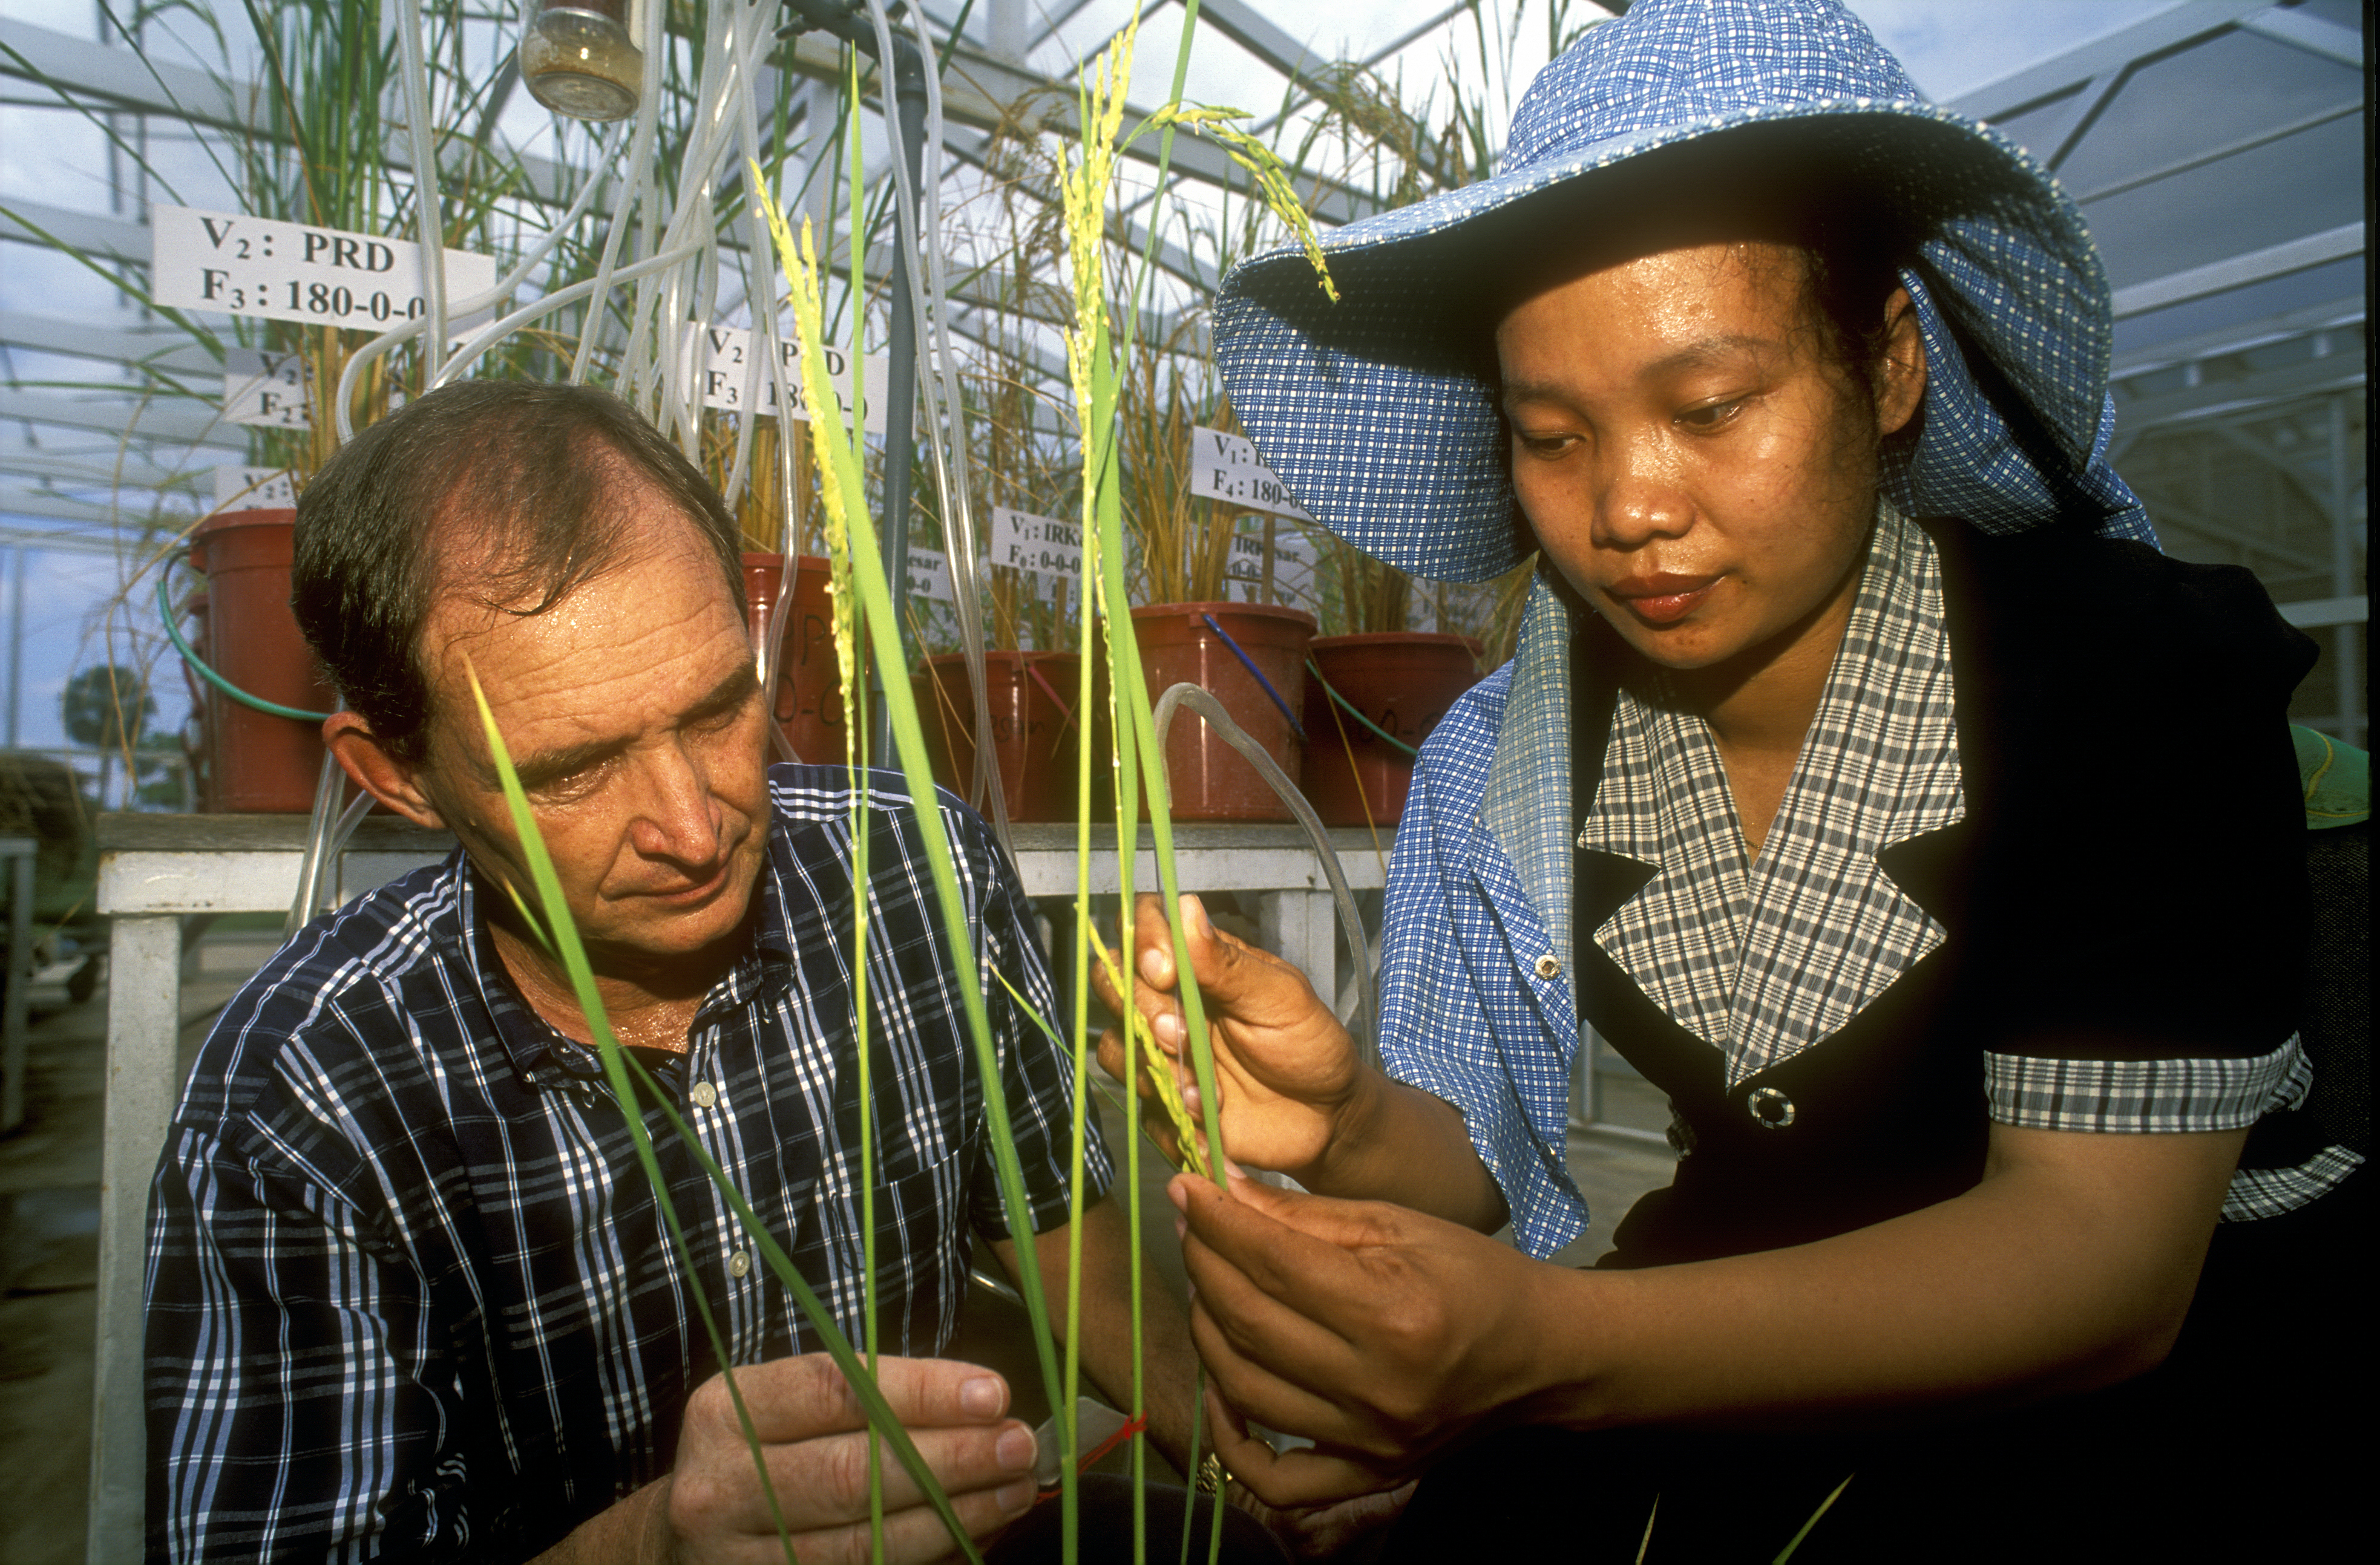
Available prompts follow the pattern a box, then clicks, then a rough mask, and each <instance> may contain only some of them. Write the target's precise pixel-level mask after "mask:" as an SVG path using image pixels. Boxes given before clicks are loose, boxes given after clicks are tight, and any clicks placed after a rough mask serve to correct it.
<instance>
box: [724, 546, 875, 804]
mask: <svg viewBox="0 0 2380 1565" xmlns="http://www.w3.org/2000/svg"><path fill="white" fill-rule="evenodd" d="M784 579H785V557H784V556H783V554H755V553H747V554H746V555H745V556H744V601H745V605H746V607H747V609H748V610H749V612H750V614H751V620H752V644H753V646H754V647H755V648H757V647H759V644H760V637H761V636H762V635H763V634H764V633H765V632H766V630H767V627H768V624H769V615H770V614H771V613H772V612H773V611H774V610H775V609H776V606H777V600H778V597H779V595H780V594H781V593H782V592H783V590H784ZM830 579H831V578H830V576H829V574H828V566H827V562H826V559H825V557H824V556H823V555H819V554H804V555H801V556H799V557H798V558H797V559H796V561H795V566H794V601H793V604H792V606H791V608H789V609H788V610H787V611H786V613H785V625H784V632H783V634H784V641H783V656H782V657H781V658H780V660H779V661H778V666H777V688H776V691H775V693H774V694H773V696H772V697H771V710H770V715H771V716H772V717H773V718H775V719H776V722H777V726H778V727H779V728H781V729H783V731H784V735H785V742H786V743H787V744H789V745H791V746H793V747H794V754H795V755H796V756H798V757H800V758H802V759H803V760H806V761H813V762H817V763H819V764H820V765H827V766H843V765H845V764H847V763H848V762H849V760H850V758H851V744H850V737H849V735H847V734H845V733H844V724H843V691H842V689H841V686H840V682H839V679H838V676H837V674H836V671H835V663H834V603H833V599H832V597H831V596H830V594H829V593H828V591H827V584H828V582H829V580H830ZM861 667H862V668H865V667H866V664H865V662H864V661H863V663H862V664H861Z"/></svg>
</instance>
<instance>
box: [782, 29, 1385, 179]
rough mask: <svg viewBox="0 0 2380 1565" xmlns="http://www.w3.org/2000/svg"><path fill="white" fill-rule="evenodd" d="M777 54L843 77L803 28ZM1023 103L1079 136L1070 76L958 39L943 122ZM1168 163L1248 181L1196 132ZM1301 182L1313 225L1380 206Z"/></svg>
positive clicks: (1129, 106) (1147, 153)
mask: <svg viewBox="0 0 2380 1565" xmlns="http://www.w3.org/2000/svg"><path fill="white" fill-rule="evenodd" d="M780 57H781V58H782V59H783V62H784V64H785V67H786V68H788V69H790V70H793V71H795V72H796V73H798V74H800V75H802V76H806V77H808V78H810V79H812V80H816V81H840V80H841V79H842V62H841V58H840V46H839V45H831V44H830V43H829V42H828V41H827V40H825V39H822V38H820V36H819V35H817V34H816V33H804V34H803V35H801V36H800V37H798V38H796V39H795V40H794V41H793V42H792V44H791V45H790V46H789V47H788V48H787V49H785V50H784V51H783V54H782V55H781V56H780ZM1027 103H1033V104H1036V105H1044V104H1046V105H1047V106H1046V107H1039V106H1037V107H1036V108H1035V110H1034V111H1033V112H1032V113H1031V114H1030V115H1029V117H1027V118H1026V124H1027V126H1028V127H1029V128H1031V129H1034V130H1045V131H1050V132H1054V133H1056V134H1058V135H1062V136H1075V135H1079V134H1080V127H1079V126H1078V125H1077V124H1076V121H1075V84H1074V83H1073V82H1072V81H1062V80H1060V79H1056V78H1054V77H1046V76H1042V75H1040V74H1038V73H1037V72H1034V71H1030V70H1027V69H1025V68H1023V67H1019V66H1015V65H1013V64H1011V63H1009V62H1008V61H1005V60H1000V59H995V58H993V57H992V56H991V55H987V54H985V53H983V52H982V51H981V50H978V49H977V48H975V47H974V46H973V45H972V44H968V43H964V42H963V43H961V44H959V45H958V47H957V48H956V49H954V50H953V51H952V55H951V67H950V74H949V76H948V77H947V78H945V79H944V80H943V83H942V117H943V119H944V121H945V122H946V123H950V122H955V123H957V124H960V125H967V126H972V127H975V128H976V129H978V130H997V129H999V128H1001V127H1003V126H1014V125H1015V124H1016V123H1018V120H1019V117H1020V111H1022V110H1024V108H1025V106H1026V104H1027ZM1151 112H1152V111H1150V110H1148V109H1147V108H1144V107H1141V106H1139V105H1137V104H1134V103H1125V105H1124V119H1125V122H1126V123H1127V124H1130V123H1134V122H1135V121H1137V120H1141V119H1146V118H1147V117H1148V115H1149V114H1150V113H1151ZM1123 155H1124V156H1126V157H1128V158H1133V159H1135V160H1137V161H1139V162H1141V163H1145V164H1152V165H1153V164H1155V163H1156V162H1157V157H1158V148H1157V142H1156V140H1155V139H1154V138H1149V137H1144V138H1142V139H1141V140H1139V141H1137V142H1135V143H1134V144H1133V146H1132V147H1131V148H1130V149H1129V150H1128V151H1126V152H1124V154H1123ZM1172 166H1173V172H1175V173H1176V174H1179V175H1182V176H1185V177H1188V178H1192V179H1196V180H1199V181H1201V182H1203V183H1205V184H1208V185H1215V186H1220V187H1222V188H1227V189H1242V190H1244V189H1245V188H1247V186H1248V177H1247V175H1246V173H1245V171H1244V170H1243V169H1241V167H1240V166H1239V165H1238V164H1235V163H1233V162H1232V160H1231V158H1230V157H1229V156H1228V155H1226V154H1225V153H1224V152H1223V151H1222V150H1221V149H1220V148H1219V147H1217V146H1215V145H1214V144H1213V143H1212V142H1208V141H1204V140H1199V139H1198V138H1197V137H1196V136H1179V137H1176V138H1175V139H1174V142H1173V165H1172ZM1299 183H1300V184H1301V185H1302V186H1304V187H1305V188H1309V189H1312V190H1313V191H1314V192H1315V195H1314V199H1313V202H1312V207H1311V211H1312V212H1313V215H1314V217H1315V220H1316V221H1317V222H1319V223H1325V224H1342V223H1350V222H1353V221H1354V219H1356V218H1358V217H1362V216H1365V215H1366V214H1367V213H1369V212H1374V211H1376V210H1378V203H1377V202H1375V201H1374V200H1372V198H1371V197H1370V195H1368V194H1367V193H1366V192H1365V191H1362V190H1359V189H1357V188H1354V186H1352V185H1347V184H1344V183H1342V182H1341V181H1338V180H1324V179H1316V178H1313V177H1311V176H1308V177H1306V178H1305V179H1301V180H1300V181H1299Z"/></svg>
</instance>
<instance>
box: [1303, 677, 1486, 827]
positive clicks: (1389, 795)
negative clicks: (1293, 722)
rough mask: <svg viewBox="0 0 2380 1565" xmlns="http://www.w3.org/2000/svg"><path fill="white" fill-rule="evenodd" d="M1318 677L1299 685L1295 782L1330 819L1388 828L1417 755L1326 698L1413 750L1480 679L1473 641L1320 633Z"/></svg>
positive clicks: (1399, 813)
mask: <svg viewBox="0 0 2380 1565" xmlns="http://www.w3.org/2000/svg"><path fill="white" fill-rule="evenodd" d="M1313 655H1314V666H1315V668H1316V669H1318V671H1320V673H1321V674H1322V679H1321V680H1320V681H1315V680H1308V681H1307V682H1306V690H1305V736H1306V746H1305V774H1304V775H1303V776H1302V777H1301V778H1300V779H1299V780H1298V786H1299V787H1301V788H1303V789H1305V796H1306V799H1307V800H1308V801H1309V802H1310V803H1311V804H1312V805H1313V806H1314V809H1315V813H1316V814H1318V815H1319V816H1321V817H1322V821H1323V824H1324V825H1326V826H1362V825H1365V824H1366V823H1367V822H1368V823H1369V824H1371V825H1374V826H1393V825H1395V824H1396V823H1397V822H1398V821H1399V820H1401V819H1403V817H1404V813H1405V793H1406V791H1407V790H1408V789H1410V788H1411V787H1412V786H1413V768H1414V758H1413V757H1412V756H1409V755H1407V754H1405V753H1404V752H1403V750H1400V749H1398V748H1397V747H1396V746H1394V745H1391V744H1390V743H1389V742H1388V741H1387V740H1385V739H1383V738H1381V737H1380V735H1379V734H1376V733H1374V732H1373V731H1372V730H1371V729H1369V728H1366V726H1364V724H1363V723H1362V722H1358V721H1356V719H1355V718H1354V717H1353V716H1351V715H1349V713H1348V712H1347V711H1346V710H1344V709H1343V708H1341V707H1339V706H1338V705H1337V703H1336V702H1333V701H1332V700H1331V699H1330V694H1329V692H1327V691H1325V690H1324V689H1323V687H1322V686H1323V684H1324V683H1326V682H1327V683H1328V684H1329V685H1330V688H1331V689H1333V690H1336V691H1338V692H1339V694H1340V695H1341V696H1342V698H1345V700H1346V701H1347V704H1348V705H1349V706H1352V707H1354V709H1355V710H1356V711H1358V712H1361V713H1362V714H1363V715H1364V716H1365V717H1366V718H1369V719H1370V720H1371V721H1372V722H1375V723H1378V725H1379V726H1380V727H1381V728H1383V729H1385V730H1387V731H1388V733H1389V734H1391V735H1393V736H1394V737H1395V738H1396V739H1397V740H1398V741H1400V742H1401V743H1403V744H1405V745H1408V746H1412V747H1413V748H1415V749H1416V750H1417V749H1419V748H1421V742H1422V741H1423V740H1424V739H1427V737H1429V734H1430V731H1431V730H1432V729H1435V728H1436V727H1437V726H1438V723H1439V719H1440V718H1442V717H1444V716H1445V715H1446V711H1447V709H1448V708H1449V707H1451V706H1452V705H1453V704H1454V702H1455V700H1456V698H1459V697H1460V696H1461V695H1462V694H1463V692H1464V691H1465V690H1468V689H1470V688H1471V687H1472V686H1473V685H1476V684H1478V683H1479V678H1480V674H1479V647H1478V644H1477V643H1476V642H1475V641H1473V640H1472V639H1471V638H1470V637H1467V636H1439V635H1434V634H1432V633H1429V632H1427V631H1418V630H1390V631H1376V632H1373V633H1370V634H1367V635H1361V636H1326V637H1321V638H1319V639H1318V640H1317V641H1316V642H1315V643H1314V648H1313Z"/></svg>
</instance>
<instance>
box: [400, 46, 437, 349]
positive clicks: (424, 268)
mask: <svg viewBox="0 0 2380 1565" xmlns="http://www.w3.org/2000/svg"><path fill="white" fill-rule="evenodd" d="M421 37H422V32H421V0H397V18H396V53H397V63H398V74H399V75H400V76H401V77H402V78H403V79H404V82H405V118H406V127H405V133H406V138H407V140H408V141H410V142H411V143H412V150H413V207H414V218H415V226H416V227H417V228H418V229H419V232H420V242H421V297H422V302H423V304H424V305H425V306H426V307H427V308H426V309H424V311H423V313H422V321H421V329H422V330H423V331H424V332H426V333H428V336H427V337H426V338H425V339H424V341H425V342H426V343H427V344H428V345H429V346H428V349H427V351H426V352H425V353H424V354H423V356H422V358H423V362H425V363H426V364H428V365H429V367H430V374H429V375H427V376H426V377H424V379H425V380H427V381H428V382H430V383H431V384H433V385H434V384H436V383H437V380H438V370H439V367H440V366H441V364H442V363H443V361H444V357H445V353H446V233H445V226H444V224H443V223H442V222H441V220H440V215H441V213H442V212H443V210H444V205H445V203H444V201H443V200H442V199H441V197H440V195H439V191H438V137H437V132H436V127H434V126H433V125H432V124H431V119H430V72H429V68H428V67H427V66H426V65H425V64H424V62H423V60H422V57H421Z"/></svg>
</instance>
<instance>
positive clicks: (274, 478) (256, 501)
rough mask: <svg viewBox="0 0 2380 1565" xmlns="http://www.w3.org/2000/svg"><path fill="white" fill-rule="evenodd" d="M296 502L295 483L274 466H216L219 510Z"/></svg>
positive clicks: (274, 508) (273, 507)
mask: <svg viewBox="0 0 2380 1565" xmlns="http://www.w3.org/2000/svg"><path fill="white" fill-rule="evenodd" d="M296 504H297V485H296V484H295V483H293V482H292V481H291V480H290V478H289V475H288V473H286V472H285V471H283V470H282V469H280V468H277V467H217V468H216V469H215V509H216V510H218V511H286V510H288V509H290V508H291V507H292V506H295V505H296Z"/></svg>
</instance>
